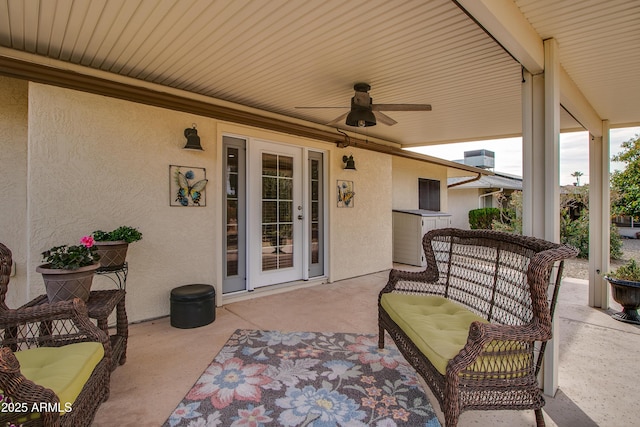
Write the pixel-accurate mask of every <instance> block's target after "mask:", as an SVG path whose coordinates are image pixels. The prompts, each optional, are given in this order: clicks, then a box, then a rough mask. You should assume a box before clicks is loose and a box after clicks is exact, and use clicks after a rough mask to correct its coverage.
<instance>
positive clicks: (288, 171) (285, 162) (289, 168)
mask: <svg viewBox="0 0 640 427" xmlns="http://www.w3.org/2000/svg"><path fill="white" fill-rule="evenodd" d="M278 158H279V162H278V166H279V169H278V176H282V177H287V178H293V157H287V156H278Z"/></svg>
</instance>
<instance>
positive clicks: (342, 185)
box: [338, 180, 356, 208]
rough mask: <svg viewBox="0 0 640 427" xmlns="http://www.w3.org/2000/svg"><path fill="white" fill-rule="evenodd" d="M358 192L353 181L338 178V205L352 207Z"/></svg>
mask: <svg viewBox="0 0 640 427" xmlns="http://www.w3.org/2000/svg"><path fill="white" fill-rule="evenodd" d="M355 195H356V193H355V192H354V191H353V181H342V180H338V207H339V208H352V207H353V198H354V196H355Z"/></svg>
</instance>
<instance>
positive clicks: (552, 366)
mask: <svg viewBox="0 0 640 427" xmlns="http://www.w3.org/2000/svg"><path fill="white" fill-rule="evenodd" d="M544 60H545V70H544V159H545V165H544V170H545V172H544V175H545V177H544V205H545V207H544V238H545V239H546V240H549V241H552V242H559V241H560V215H559V212H560V61H559V58H558V43H557V42H556V40H555V39H547V40H545V41H544ZM555 317H556V318H555V319H553V320H554V321H553V327H552V333H553V339H551V340H550V341H549V342H548V343H547V348H546V351H545V353H544V373H543V391H544V393H545V394H546V395H548V396H554V395H555V393H556V390H557V389H558V363H559V360H558V358H559V354H560V348H559V342H560V340H559V334H560V327H559V325H558V322H557V317H558V311H556V313H555Z"/></svg>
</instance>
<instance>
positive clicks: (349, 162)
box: [342, 154, 356, 170]
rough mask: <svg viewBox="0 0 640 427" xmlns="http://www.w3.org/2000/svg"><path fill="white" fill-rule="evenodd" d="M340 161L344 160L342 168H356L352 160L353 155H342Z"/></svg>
mask: <svg viewBox="0 0 640 427" xmlns="http://www.w3.org/2000/svg"><path fill="white" fill-rule="evenodd" d="M342 161H343V162H344V168H345V169H348V170H356V162H355V161H354V160H353V155H351V154H350V155H349V157H347V156H342Z"/></svg>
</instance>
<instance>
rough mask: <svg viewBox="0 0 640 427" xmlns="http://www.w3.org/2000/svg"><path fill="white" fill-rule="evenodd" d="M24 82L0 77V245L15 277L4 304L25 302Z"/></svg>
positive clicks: (26, 85) (25, 135)
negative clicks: (9, 258)
mask: <svg viewBox="0 0 640 427" xmlns="http://www.w3.org/2000/svg"><path fill="white" fill-rule="evenodd" d="M27 102H28V83H27V82H26V81H23V80H15V79H11V78H7V77H0V171H1V172H0V178H1V179H0V242H2V243H3V244H4V245H6V246H7V247H8V248H9V249H10V250H11V252H12V257H13V262H14V263H15V265H16V275H15V276H14V277H12V278H11V279H10V282H9V291H8V293H7V297H6V302H7V305H8V306H9V307H13V308H16V307H19V306H20V305H22V304H23V303H25V302H26V300H27V292H26V283H27V268H26V263H27V250H26V248H27V244H26V229H27V221H26V218H27V123H28V117H27V114H28V112H27V110H28V109H27V106H28V103H27Z"/></svg>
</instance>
